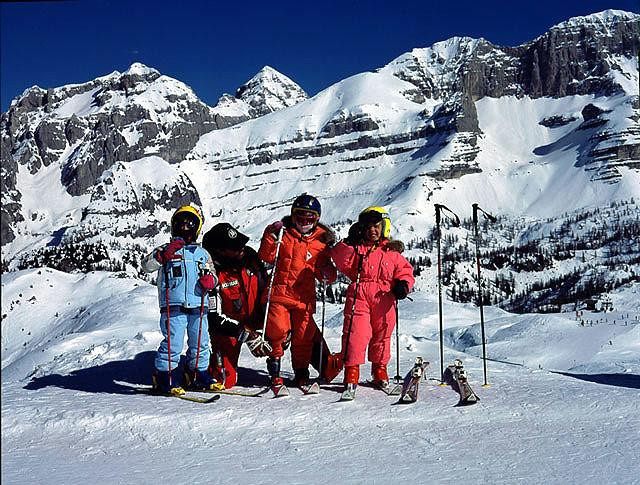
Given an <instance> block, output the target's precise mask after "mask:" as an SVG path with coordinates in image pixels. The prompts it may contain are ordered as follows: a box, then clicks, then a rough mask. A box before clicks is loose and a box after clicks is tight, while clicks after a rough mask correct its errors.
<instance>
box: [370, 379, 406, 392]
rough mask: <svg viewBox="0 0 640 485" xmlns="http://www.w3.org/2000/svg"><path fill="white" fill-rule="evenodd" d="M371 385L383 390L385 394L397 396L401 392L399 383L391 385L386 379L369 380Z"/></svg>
mask: <svg viewBox="0 0 640 485" xmlns="http://www.w3.org/2000/svg"><path fill="white" fill-rule="evenodd" d="M371 385H372V386H373V387H374V388H375V389H378V390H379V391H382V392H384V393H385V394H386V395H387V396H398V395H399V394H400V393H401V392H402V386H401V385H400V384H394V385H393V386H392V385H391V384H390V383H389V382H388V381H383V382H373V381H372V382H371Z"/></svg>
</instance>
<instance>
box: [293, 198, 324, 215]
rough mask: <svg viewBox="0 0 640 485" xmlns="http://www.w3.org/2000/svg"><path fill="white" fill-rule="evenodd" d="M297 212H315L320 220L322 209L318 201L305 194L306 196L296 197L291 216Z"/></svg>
mask: <svg viewBox="0 0 640 485" xmlns="http://www.w3.org/2000/svg"><path fill="white" fill-rule="evenodd" d="M296 210H304V211H309V212H315V213H316V214H317V215H318V218H320V213H321V211H322V208H321V206H320V201H319V200H318V199H316V198H315V197H314V196H313V195H309V194H307V193H306V192H305V193H304V194H302V195H299V196H298V197H296V200H294V201H293V204H292V205H291V214H293V213H294V211H296Z"/></svg>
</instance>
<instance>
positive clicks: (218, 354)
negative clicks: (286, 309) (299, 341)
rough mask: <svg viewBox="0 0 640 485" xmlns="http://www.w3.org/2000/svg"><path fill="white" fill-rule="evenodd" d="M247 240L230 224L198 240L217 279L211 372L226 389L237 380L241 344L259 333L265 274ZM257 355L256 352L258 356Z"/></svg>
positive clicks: (211, 327) (212, 311)
mask: <svg viewBox="0 0 640 485" xmlns="http://www.w3.org/2000/svg"><path fill="white" fill-rule="evenodd" d="M248 241H249V238H248V237H247V236H245V235H244V234H242V233H241V232H240V231H238V230H237V229H236V228H234V227H233V226H232V225H231V224H228V223H226V222H221V223H219V224H216V225H215V226H213V227H212V228H211V229H210V230H209V231H207V233H206V234H205V235H204V238H203V239H202V245H203V247H204V248H205V249H206V250H207V251H208V252H209V253H210V254H211V257H212V258H213V264H214V265H215V268H216V272H217V274H218V278H219V281H220V283H219V286H218V289H217V295H216V296H217V297H219V306H218V307H217V308H209V311H210V313H209V334H210V335H211V347H212V348H211V369H212V372H213V376H214V377H215V379H216V380H217V381H218V382H219V383H221V384H223V385H224V387H225V388H226V389H229V388H231V387H233V386H234V385H235V384H236V382H237V380H238V373H237V366H238V357H239V356H240V350H241V347H242V343H243V342H244V341H245V340H246V341H247V342H248V344H249V346H250V348H251V344H252V343H253V342H256V341H257V340H258V338H259V337H260V335H259V334H258V332H259V331H261V329H262V322H263V317H264V302H263V301H261V300H262V299H263V296H265V295H264V289H265V287H266V282H267V270H266V268H265V266H264V263H263V262H262V261H261V260H260V258H258V253H256V251H255V250H254V249H252V248H251V247H249V246H247V245H246V244H247V242H248ZM259 355H260V353H259V352H258V355H257V356H259Z"/></svg>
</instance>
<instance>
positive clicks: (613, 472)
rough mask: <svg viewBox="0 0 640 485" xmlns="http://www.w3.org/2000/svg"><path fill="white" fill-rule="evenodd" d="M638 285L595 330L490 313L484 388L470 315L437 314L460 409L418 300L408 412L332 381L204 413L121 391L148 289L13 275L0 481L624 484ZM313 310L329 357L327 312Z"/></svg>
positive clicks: (411, 328)
mask: <svg viewBox="0 0 640 485" xmlns="http://www.w3.org/2000/svg"><path fill="white" fill-rule="evenodd" d="M637 291H638V290H637V288H636V289H633V288H629V289H626V290H623V291H621V292H619V293H616V294H615V295H614V296H613V300H614V311H613V312H612V313H607V314H602V313H600V314H593V315H588V314H584V315H583V318H585V319H589V320H590V319H593V320H596V319H597V320H599V321H598V323H596V324H594V325H593V326H586V327H583V326H580V325H579V323H578V322H577V321H576V320H575V319H574V318H573V317H572V315H566V314H564V315H561V314H557V315H548V316H539V315H522V316H515V315H509V314H507V313H505V312H503V311H500V310H496V309H492V308H489V309H487V311H486V314H485V317H486V321H487V328H488V332H489V344H488V356H489V358H491V359H492V360H490V361H489V362H488V381H489V383H490V384H491V387H487V388H483V387H482V386H481V384H482V382H483V371H482V368H483V367H482V362H481V360H479V359H478V358H477V357H474V356H473V355H476V356H477V355H480V350H479V348H478V346H477V342H478V337H477V322H478V312H477V309H475V308H473V307H471V306H465V305H459V304H448V303H446V304H445V305H444V309H443V316H444V326H445V330H446V339H445V342H446V347H445V353H444V355H445V363H446V364H448V363H450V362H451V361H452V360H453V359H454V358H456V357H459V358H462V359H463V361H464V363H465V366H466V368H467V371H468V374H469V377H470V382H471V384H472V385H473V386H474V388H475V390H476V392H477V393H478V394H479V396H480V398H481V401H480V403H478V404H477V405H475V406H472V407H467V408H458V407H455V404H456V402H457V397H456V396H457V395H456V394H455V393H454V392H453V391H452V390H451V389H450V388H448V387H440V386H438V385H437V378H438V377H439V357H438V356H439V348H438V338H437V333H436V332H437V327H438V316H437V301H436V300H435V299H434V296H433V294H427V293H423V292H419V293H414V294H413V295H412V297H413V299H414V301H413V302H410V301H408V300H405V301H403V302H402V303H401V305H400V318H401V320H400V342H401V362H400V368H401V372H402V373H404V372H406V371H407V370H408V369H409V368H410V367H411V363H412V361H413V359H414V358H415V357H416V356H418V355H420V356H423V357H425V358H426V359H428V360H429V361H431V366H430V368H429V369H428V372H427V374H428V377H429V378H430V380H428V381H424V382H423V383H422V384H421V395H420V400H419V401H418V403H416V404H413V405H409V406H394V405H393V402H394V399H393V398H391V397H388V396H386V395H384V394H382V393H380V392H379V391H375V390H373V389H370V388H367V387H363V386H361V388H360V389H359V391H358V397H357V400H356V401H355V402H352V403H337V402H336V401H337V399H338V397H339V393H338V391H339V389H340V386H338V385H328V386H323V389H322V391H321V394H320V395H318V396H303V395H302V394H300V393H298V392H297V391H296V390H295V389H293V390H292V396H291V397H289V398H285V399H272V398H270V397H269V396H268V395H264V396H263V397H261V398H243V397H235V396H222V398H221V399H220V400H219V401H218V402H216V403H214V404H206V405H203V404H195V403H189V402H183V401H179V400H177V399H170V398H163V397H151V396H144V395H137V394H135V393H134V391H133V387H135V386H140V385H146V384H148V381H149V373H150V370H151V367H152V365H153V354H154V351H155V349H156V347H157V345H158V343H159V340H160V338H161V336H160V332H159V330H158V326H157V317H158V315H157V307H156V294H155V289H154V288H153V287H152V286H151V285H148V284H145V283H140V282H139V281H136V280H132V279H128V278H114V276H113V275H112V274H107V273H94V274H87V275H68V274H65V273H60V272H57V271H52V270H27V271H21V272H16V273H12V274H11V275H9V276H5V277H3V287H2V308H3V312H6V314H5V315H3V319H2V352H3V362H2V398H3V400H2V480H3V483H22V482H24V480H25V479H28V480H30V481H33V482H36V483H65V484H75V483H84V482H86V480H87V479H88V478H91V480H92V481H93V482H94V483H125V482H126V483H131V482H135V483H146V482H152V481H158V480H178V481H182V482H190V483H211V482H215V483H238V482H239V481H242V482H243V483H248V482H250V483H253V482H260V483H282V481H283V480H286V481H287V482H290V483H327V482H339V483H375V482H378V481H379V482H384V483H387V482H395V481H398V480H412V481H416V482H428V481H434V480H435V481H436V482H439V483H449V482H451V483H459V482H460V481H464V482H467V483H488V482H491V483H513V482H523V483H577V482H580V483H595V482H605V483H613V482H615V483H634V482H635V480H636V471H635V469H634V467H633V466H632V465H630V464H632V463H633V462H634V460H635V457H636V455H637V454H638V453H639V452H640V446H639V444H638V440H637V435H638V433H639V432H640V422H639V419H638V412H637V411H638V407H637V406H638V405H637V396H638V389H640V378H639V377H638V375H639V374H640V349H639V348H638V347H639V345H640V334H639V333H638V329H640V322H639V321H638V318H639V317H640V314H639V312H638V308H637V304H636V301H637V297H638V295H637ZM34 297H35V298H34ZM25 307H28V309H29V311H28V314H29V315H31V318H27V317H26V315H27V312H26V311H25ZM318 310H319V312H320V308H319V309H318ZM326 314H327V322H326V335H327V340H328V342H329V345H330V347H331V348H332V350H336V349H337V346H338V342H339V335H340V329H341V322H342V317H341V308H340V307H339V306H337V305H328V307H327V312H326ZM317 318H318V321H319V320H320V313H319V314H318V315H317ZM604 318H606V319H607V321H606V322H605V321H600V320H601V319H604ZM614 320H615V324H614ZM471 335H473V337H471ZM394 341H395V339H394ZM455 348H457V349H460V350H462V349H463V348H464V349H466V350H467V352H468V353H466V354H465V353H463V352H461V351H460V350H455ZM392 355H394V356H395V347H394V349H393V352H392ZM499 361H506V362H511V364H507V363H504V362H499ZM523 362H524V365H523ZM514 364H516V365H514ZM240 366H241V372H240V379H241V384H243V385H244V386H251V385H254V386H262V385H263V383H264V382H265V380H266V372H265V364H264V360H263V359H256V358H253V357H252V356H251V354H250V353H249V352H248V351H246V349H245V350H243V352H242V354H241V360H240ZM284 367H285V372H286V374H287V375H289V376H290V375H291V369H290V363H289V361H288V360H287V361H286V362H285V366H284ZM550 370H555V371H562V373H557V372H550ZM390 371H391V372H392V373H393V374H395V361H394V360H392V362H391V364H390ZM367 373H368V368H367V366H365V367H364V369H363V376H364V377H366V375H367ZM339 379H340V378H338V381H339Z"/></svg>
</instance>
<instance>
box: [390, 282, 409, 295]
mask: <svg viewBox="0 0 640 485" xmlns="http://www.w3.org/2000/svg"><path fill="white" fill-rule="evenodd" d="M391 292H392V293H393V294H394V295H395V297H396V298H397V299H398V300H404V299H405V298H406V297H407V295H408V294H409V283H407V282H406V281H404V280H393V286H392V287H391Z"/></svg>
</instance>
